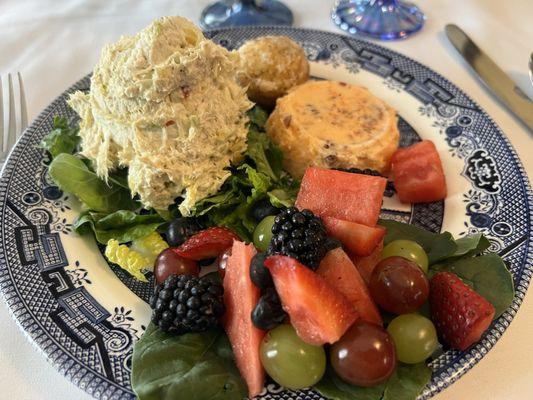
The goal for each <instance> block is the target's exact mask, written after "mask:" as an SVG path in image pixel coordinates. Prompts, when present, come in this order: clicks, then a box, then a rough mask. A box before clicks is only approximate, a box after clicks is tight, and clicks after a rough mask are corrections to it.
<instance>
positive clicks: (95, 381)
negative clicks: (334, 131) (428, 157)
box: [0, 26, 533, 399]
mask: <svg viewBox="0 0 533 400" xmlns="http://www.w3.org/2000/svg"><path fill="white" fill-rule="evenodd" d="M267 34H285V35H288V36H292V37H293V38H294V39H296V40H303V39H302V38H304V37H308V36H316V38H315V39H316V40H317V41H318V42H319V44H318V46H322V44H323V42H331V41H332V40H336V41H337V42H340V44H341V45H345V46H347V48H349V49H351V51H353V52H354V54H356V55H358V56H361V55H362V53H363V52H364V51H367V52H369V53H368V54H366V53H365V54H364V55H363V58H359V59H358V61H360V62H362V63H366V62H367V61H368V62H369V65H370V64H373V63H374V62H375V61H376V60H372V57H374V56H377V57H378V58H379V56H382V57H385V58H388V59H389V61H388V65H389V66H390V67H391V68H394V69H395V70H396V71H400V73H401V70H400V69H399V68H398V67H393V64H398V63H400V64H401V63H402V62H403V63H407V65H409V66H411V67H414V68H415V69H416V70H417V73H418V74H420V75H426V76H427V77H429V78H430V80H431V81H432V82H433V83H435V84H437V83H438V84H440V85H442V86H441V87H440V88H441V89H443V90H451V91H453V92H455V93H457V95H458V96H459V97H460V98H462V100H463V101H466V102H467V103H469V107H470V108H471V109H472V110H475V111H476V112H477V113H479V119H480V121H482V122H484V123H486V122H488V125H489V126H488V128H489V130H488V133H487V132H481V133H483V134H484V135H486V136H487V137H486V138H485V137H483V138H484V139H486V140H488V139H492V140H499V141H500V142H501V144H503V146H505V149H504V150H505V153H504V154H507V156H510V158H511V161H512V162H513V163H514V165H515V166H516V168H517V170H518V175H519V182H520V189H521V191H522V192H523V195H524V196H523V197H524V200H525V203H524V205H525V208H526V211H527V212H526V215H525V217H526V218H527V220H526V222H525V228H526V231H527V236H526V237H525V239H524V240H523V241H522V242H520V243H519V244H517V245H516V247H517V248H518V247H523V251H522V252H521V254H523V257H522V259H521V262H520V264H519V269H518V271H517V272H515V273H513V278H514V281H515V288H516V295H515V298H514V299H513V303H512V305H511V306H510V307H509V309H508V310H507V311H506V312H505V313H504V314H503V315H502V316H500V317H499V318H498V319H497V320H496V321H495V322H493V325H492V327H491V330H490V332H489V333H488V335H487V336H486V337H485V338H484V339H483V340H482V341H480V342H479V343H478V344H476V345H475V346H473V347H472V348H470V349H469V350H468V351H466V352H456V353H455V354H454V355H453V361H452V362H451V363H450V362H448V363H447V364H446V365H445V368H441V369H440V370H439V372H438V374H435V373H434V375H433V378H432V380H431V382H430V383H429V384H428V386H427V387H426V388H425V389H424V391H423V393H422V394H421V395H420V396H419V399H428V398H430V397H432V396H433V395H435V394H436V393H438V392H440V391H441V390H443V389H444V388H446V387H448V386H449V385H450V384H452V383H453V382H455V381H456V380H457V379H459V378H460V377H461V376H462V375H463V374H464V373H466V372H467V371H468V370H469V369H471V368H472V367H473V366H474V365H475V364H476V363H477V362H479V360H481V358H483V356H484V355H485V354H486V353H487V352H488V351H489V350H490V349H491V348H492V347H493V346H494V344H495V343H496V342H497V340H498V339H499V338H500V337H501V335H502V334H503V332H504V331H505V330H506V329H507V327H508V326H509V324H510V322H511V321H512V319H513V318H514V316H515V315H516V312H517V311H518V309H519V307H520V305H521V303H522V301H523V298H524V296H525V294H526V291H527V288H528V285H529V281H530V278H531V274H532V273H533V266H532V264H533V236H532V235H531V221H532V220H533V210H532V209H531V205H532V204H533V194H532V191H531V187H530V184H529V181H528V177H527V174H526V172H525V171H524V168H523V166H522V164H521V162H520V159H519V158H518V155H517V153H516V151H515V150H514V148H513V147H512V145H511V144H510V142H509V140H508V139H507V137H506V136H505V134H504V133H503V132H502V131H501V129H500V128H499V127H498V126H497V124H496V123H495V122H494V121H493V120H492V118H491V117H490V116H489V115H488V114H487V113H486V112H485V111H484V110H483V109H482V108H481V107H479V105H478V104H477V103H476V102H475V101H473V100H472V99H471V98H470V97H469V96H468V95H466V94H465V93H463V92H462V91H461V90H460V89H459V88H458V87H457V86H455V85H454V84H453V83H451V82H450V81H449V80H448V79H446V78H444V77H443V76H441V75H440V74H438V73H437V72H435V71H433V70H432V69H430V68H429V67H426V66H425V65H423V64H421V63H419V62H417V61H415V60H413V59H411V58H410V57H407V56H405V55H402V54H400V53H398V52H395V51H393V50H389V49H387V48H384V47H382V46H379V45H377V44H375V43H372V42H368V41H364V40H361V39H358V38H353V37H349V36H345V35H342V34H337V33H332V32H326V31H320V30H315V29H306V28H288V27H277V26H268V27H267V26H264V27H239V28H223V29H215V30H211V31H207V32H206V36H208V37H210V38H211V39H213V40H215V41H217V40H218V41H219V43H220V44H222V45H224V46H226V47H232V46H231V43H230V40H228V38H226V37H225V36H224V35H227V36H229V37H237V38H239V39H250V38H253V37H257V36H263V35H267ZM236 42H238V40H236ZM313 43H314V44H316V41H315V42H313ZM333 45H335V46H338V43H337V44H335V43H333V44H330V46H329V47H327V46H326V47H324V48H323V49H322V50H321V51H320V53H319V54H318V55H317V57H316V59H315V60H312V61H321V60H327V59H328V57H329V55H331V53H335V52H336V51H337V50H338V49H339V48H338V47H337V48H334V47H333ZM357 48H360V49H361V50H360V51H359V53H358V50H357ZM322 51H324V54H322ZM321 54H322V55H321ZM328 54H329V55H328ZM320 57H322V58H320ZM377 64H378V65H374V67H376V68H378V69H379V68H380V67H383V66H384V65H385V64H384V65H381V66H380V65H379V62H377ZM369 65H367V66H366V67H365V66H363V68H364V69H366V70H371V72H373V73H376V72H375V71H372V68H370V69H369ZM412 78H413V81H414V83H416V84H418V83H419V82H418V80H419V76H412ZM88 79H89V75H88V76H86V77H84V78H82V79H81V80H80V81H78V82H76V83H75V84H74V85H72V86H71V87H70V88H69V89H67V90H66V91H65V92H63V93H62V94H61V95H60V96H59V97H58V98H56V99H55V100H54V101H53V102H52V103H51V104H50V105H49V106H47V107H46V108H45V110H44V111H43V112H41V113H40V114H39V116H38V117H37V118H36V119H35V120H34V121H33V122H32V124H31V125H30V127H29V128H28V129H27V130H26V131H25V132H24V134H23V136H22V137H21V138H20V139H19V141H18V142H17V144H16V146H15V147H14V149H13V150H12V152H11V154H10V155H9V157H8V159H7V160H6V162H5V164H4V166H3V169H2V176H1V180H0V212H1V215H2V227H1V231H0V232H1V237H2V240H1V241H0V289H1V292H2V297H3V299H4V300H5V302H6V304H7V305H8V308H9V310H10V312H11V315H12V316H13V317H14V319H15V321H16V322H17V324H18V325H19V326H20V327H21V329H22V330H23V331H24V332H25V334H26V337H28V338H29V339H30V341H31V342H33V343H34V344H35V345H36V347H37V348H38V349H39V350H40V351H41V352H42V353H43V354H44V355H45V356H46V358H47V359H48V361H50V362H51V363H52V364H53V365H54V367H55V368H56V369H58V370H60V371H61V372H62V373H63V374H64V375H65V376H67V377H68V378H69V379H70V380H72V381H73V382H74V383H75V384H76V385H78V386H79V387H80V388H82V389H84V390H85V391H87V392H88V393H90V394H91V395H93V396H95V397H96V398H108V399H122V398H132V397H133V393H132V391H131V389H130V388H125V387H121V386H119V385H118V384H117V383H116V382H114V381H112V380H109V379H105V378H102V376H101V375H100V374H96V373H95V372H94V371H93V370H92V369H90V368H89V367H88V366H87V365H85V364H83V362H81V361H80V360H75V359H71V357H70V356H69V354H68V353H67V352H66V351H65V350H64V349H63V348H62V347H61V345H60V344H59V343H58V342H57V341H56V340H55V339H54V338H53V337H52V336H51V335H50V334H48V332H46V331H45V330H43V329H42V326H41V324H40V323H39V321H38V319H37V318H36V317H35V315H33V314H32V311H31V310H29V308H28V307H27V305H26V304H25V300H24V299H23V298H22V296H21V294H20V293H19V291H18V288H17V285H16V282H15V281H14V278H13V275H12V273H11V268H10V264H9V263H8V260H7V257H6V255H7V253H6V246H7V245H8V244H7V243H6V241H5V240H6V225H5V223H4V221H5V216H6V208H7V206H8V202H9V199H7V195H8V191H9V185H10V182H11V178H12V173H13V171H14V170H15V168H16V167H17V166H18V164H19V162H20V161H21V160H20V158H21V156H22V155H23V154H24V152H25V150H26V149H27V146H28V145H29V142H30V140H31V139H32V138H33V137H34V136H35V135H39V136H42V135H43V134H44V132H43V131H40V128H42V125H43V124H44V123H45V122H46V121H49V120H50V118H51V117H52V116H53V114H54V113H55V112H56V111H57V107H58V106H59V105H60V104H62V103H64V100H65V97H66V95H67V94H68V93H71V92H73V91H75V90H78V89H82V88H86V87H87V85H88ZM426 89H428V88H426ZM433 89H435V88H433ZM435 93H437V94H435ZM425 95H427V96H431V94H428V93H425ZM441 95H442V93H438V91H437V92H434V93H433V96H434V98H436V103H442V101H444V102H445V103H446V101H447V100H445V99H444V100H443V99H442V98H441V97H439V96H441ZM448 100H449V99H448ZM431 104H433V103H431ZM441 105H442V104H441ZM445 105H448V106H451V107H453V106H458V105H457V104H453V103H452V104H445ZM435 107H436V104H435ZM458 107H460V106H458ZM477 134H478V133H477V132H476V135H477ZM480 137H481V136H480ZM511 250H514V249H511ZM41 284H42V285H44V286H46V283H44V282H41ZM450 364H451V365H450ZM72 365H75V366H76V367H77V368H76V369H75V372H76V376H73V373H70V372H69V370H70V368H71V367H72ZM80 377H81V378H80ZM272 393H274V392H272ZM270 396H271V394H269V395H267V397H265V398H272V397H270ZM280 397H281V396H280ZM313 397H316V396H313Z"/></svg>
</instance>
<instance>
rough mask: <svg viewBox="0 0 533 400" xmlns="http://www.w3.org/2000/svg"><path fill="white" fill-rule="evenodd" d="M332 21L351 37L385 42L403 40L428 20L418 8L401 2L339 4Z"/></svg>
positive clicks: (344, 0)
mask: <svg viewBox="0 0 533 400" xmlns="http://www.w3.org/2000/svg"><path fill="white" fill-rule="evenodd" d="M331 18H332V19H333V22H335V24H337V25H338V26H339V27H340V28H341V29H343V30H345V31H346V32H348V33H351V34H359V35H364V36H369V37H372V38H375V39H383V40H393V39H404V38H406V37H408V36H409V35H411V34H413V33H415V32H417V31H419V30H420V29H421V28H422V26H423V25H424V20H425V16H424V14H423V13H422V11H420V9H419V8H418V7H417V6H415V5H414V4H412V3H409V2H407V1H402V0H337V1H336V2H335V6H334V7H333V10H332V12H331Z"/></svg>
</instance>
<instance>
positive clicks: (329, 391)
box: [313, 366, 385, 400]
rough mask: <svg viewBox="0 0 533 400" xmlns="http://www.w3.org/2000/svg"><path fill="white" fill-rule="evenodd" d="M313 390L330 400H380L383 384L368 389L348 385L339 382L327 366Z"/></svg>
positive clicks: (331, 369) (341, 381)
mask: <svg viewBox="0 0 533 400" xmlns="http://www.w3.org/2000/svg"><path fill="white" fill-rule="evenodd" d="M313 388H314V389H315V390H316V391H317V392H319V393H320V394H321V395H322V396H324V397H327V398H328V399H331V400H380V399H381V396H382V394H383V391H384V390H385V383H382V384H380V385H377V386H372V387H368V388H364V387H360V386H354V385H350V384H349V383H346V382H344V381H343V380H341V379H340V378H339V377H338V376H337V374H335V371H333V368H332V367H331V366H328V367H327V369H326V373H325V374H324V376H323V377H322V379H321V380H320V382H318V383H317V384H316V385H315V386H314V387H313Z"/></svg>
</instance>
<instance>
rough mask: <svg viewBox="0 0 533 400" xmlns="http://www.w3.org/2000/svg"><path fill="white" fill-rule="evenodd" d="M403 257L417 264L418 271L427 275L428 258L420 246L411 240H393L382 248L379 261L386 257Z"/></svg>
mask: <svg viewBox="0 0 533 400" xmlns="http://www.w3.org/2000/svg"><path fill="white" fill-rule="evenodd" d="M394 256H397V257H403V258H407V259H408V260H411V261H413V262H415V263H416V264H418V266H419V267H420V269H422V271H424V273H426V274H427V272H428V256H427V254H426V252H425V251H424V249H423V248H422V246H420V245H419V244H418V243H417V242H413V241H412V240H394V241H392V242H390V243H389V244H388V245H386V246H385V247H384V248H383V251H382V252H381V259H382V260H383V259H385V258H388V257H394Z"/></svg>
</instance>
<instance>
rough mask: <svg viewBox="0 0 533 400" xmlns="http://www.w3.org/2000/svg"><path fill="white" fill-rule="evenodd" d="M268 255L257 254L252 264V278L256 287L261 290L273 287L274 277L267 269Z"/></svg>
mask: <svg viewBox="0 0 533 400" xmlns="http://www.w3.org/2000/svg"><path fill="white" fill-rule="evenodd" d="M266 258H267V254H266V253H257V254H256V255H255V256H253V258H252V261H251V262H250V278H251V279H252V282H253V283H254V285H255V286H257V287H258V288H261V289H266V288H269V287H272V286H273V285H274V283H273V282H272V276H271V275H270V271H269V270H268V269H267V268H266V267H265V264H264V263H265V259H266Z"/></svg>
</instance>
